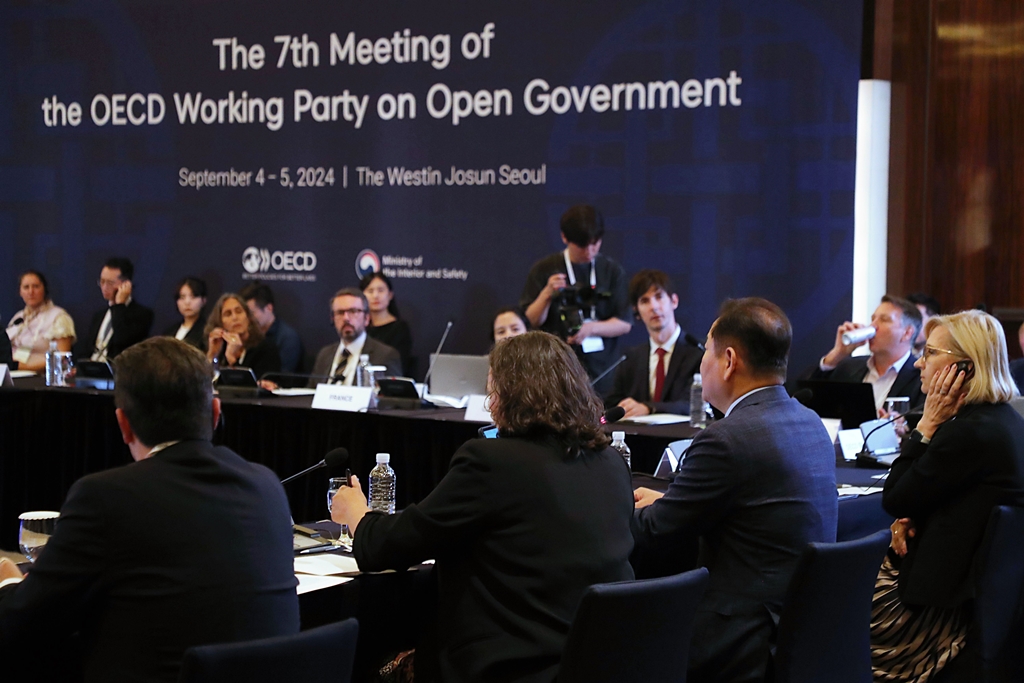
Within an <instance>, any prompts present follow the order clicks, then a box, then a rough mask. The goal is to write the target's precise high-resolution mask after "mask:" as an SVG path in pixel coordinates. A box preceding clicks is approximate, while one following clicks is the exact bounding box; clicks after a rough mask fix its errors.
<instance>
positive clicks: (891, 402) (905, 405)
mask: <svg viewBox="0 0 1024 683" xmlns="http://www.w3.org/2000/svg"><path fill="white" fill-rule="evenodd" d="M908 410H910V398H908V397H907V396H890V397H889V398H887V399H885V412H886V413H887V414H888V415H889V417H894V416H896V415H902V414H903V413H905V412H907V411H908Z"/></svg>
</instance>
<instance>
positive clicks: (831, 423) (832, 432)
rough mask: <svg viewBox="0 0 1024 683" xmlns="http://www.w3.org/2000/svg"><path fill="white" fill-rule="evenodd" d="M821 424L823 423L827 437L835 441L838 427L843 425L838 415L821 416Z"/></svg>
mask: <svg viewBox="0 0 1024 683" xmlns="http://www.w3.org/2000/svg"><path fill="white" fill-rule="evenodd" d="M821 424H823V425H825V431H827V432H828V438H829V439H831V441H832V443H835V442H836V437H838V436H839V428H840V427H841V426H842V425H843V421H842V420H840V419H839V418H838V417H835V418H833V417H823V418H821Z"/></svg>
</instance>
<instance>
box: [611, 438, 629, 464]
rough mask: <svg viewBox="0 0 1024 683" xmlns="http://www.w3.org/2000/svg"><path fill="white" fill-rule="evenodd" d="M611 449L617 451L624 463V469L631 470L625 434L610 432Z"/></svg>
mask: <svg viewBox="0 0 1024 683" xmlns="http://www.w3.org/2000/svg"><path fill="white" fill-rule="evenodd" d="M612 448H614V449H615V450H617V451H618V452H619V455H621V456H622V459H623V460H625V461H626V467H628V468H630V469H633V462H632V460H631V459H630V452H629V446H627V445H626V432H612Z"/></svg>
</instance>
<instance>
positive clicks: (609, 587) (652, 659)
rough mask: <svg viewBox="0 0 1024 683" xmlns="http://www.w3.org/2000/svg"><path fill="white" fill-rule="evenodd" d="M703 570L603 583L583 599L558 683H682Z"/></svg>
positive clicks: (703, 585)
mask: <svg viewBox="0 0 1024 683" xmlns="http://www.w3.org/2000/svg"><path fill="white" fill-rule="evenodd" d="M707 582H708V570H707V569H704V568H701V569H694V570H693V571H689V572H685V573H683V574H676V575H675V576H666V577H664V578H660V579H645V580H643V581H624V582H621V583H603V584H598V585H596V586H591V587H590V588H589V589H587V592H586V593H584V594H583V598H582V599H581V600H580V606H579V608H578V609H577V610H576V618H575V619H573V622H572V627H571V628H570V630H569V639H568V641H567V642H566V645H565V651H564V652H563V653H562V665H561V669H560V671H559V674H558V681H559V683H633V682H635V683H649V682H650V681H658V682H659V683H673V682H678V683H685V681H686V664H687V659H688V657H689V650H690V637H691V635H692V634H693V619H694V616H695V614H696V611H697V604H698V603H699V602H700V600H701V598H702V597H703V596H704V590H705V588H706V587H707Z"/></svg>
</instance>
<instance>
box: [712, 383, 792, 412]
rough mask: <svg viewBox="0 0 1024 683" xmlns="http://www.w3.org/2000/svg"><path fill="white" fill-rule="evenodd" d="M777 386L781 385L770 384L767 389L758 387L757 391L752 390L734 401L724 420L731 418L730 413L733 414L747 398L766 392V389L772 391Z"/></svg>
mask: <svg viewBox="0 0 1024 683" xmlns="http://www.w3.org/2000/svg"><path fill="white" fill-rule="evenodd" d="M777 386H779V385H778V384H769V385H768V386H766V387H758V388H757V389H751V390H750V391H748V392H747V393H745V394H743V395H742V396H740V397H739V398H738V399H736V400H735V401H733V402H732V403H731V404H730V405H729V410H727V411H725V416H724V417H723V418H722V419H723V420H724V419H725V418H726V417H729V413H731V412H732V409H733V408H735V407H736V406H737V405H739V403H740V401H742V400H743V399H745V398H746V397H747V396H753V395H754V394H756V393H757V392H759V391H764V390H765V389H771V388H772V387H777Z"/></svg>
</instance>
